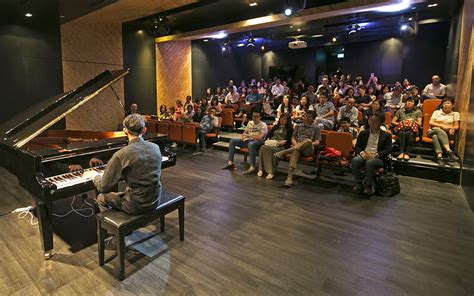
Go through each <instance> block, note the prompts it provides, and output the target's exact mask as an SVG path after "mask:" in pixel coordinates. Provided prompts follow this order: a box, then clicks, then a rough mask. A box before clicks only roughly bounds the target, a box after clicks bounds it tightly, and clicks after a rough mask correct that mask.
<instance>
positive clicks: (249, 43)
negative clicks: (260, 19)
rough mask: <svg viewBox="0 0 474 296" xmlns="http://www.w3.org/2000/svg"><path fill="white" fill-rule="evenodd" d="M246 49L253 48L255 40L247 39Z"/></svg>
mask: <svg viewBox="0 0 474 296" xmlns="http://www.w3.org/2000/svg"><path fill="white" fill-rule="evenodd" d="M247 47H253V48H255V39H253V38H252V37H250V38H249V39H247Z"/></svg>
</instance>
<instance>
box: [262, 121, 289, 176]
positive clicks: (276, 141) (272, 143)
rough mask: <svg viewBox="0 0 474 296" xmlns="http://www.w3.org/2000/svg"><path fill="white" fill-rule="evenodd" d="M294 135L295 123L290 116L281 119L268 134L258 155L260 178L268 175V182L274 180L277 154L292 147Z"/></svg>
mask: <svg viewBox="0 0 474 296" xmlns="http://www.w3.org/2000/svg"><path fill="white" fill-rule="evenodd" d="M292 134H293V123H292V122H291V117H290V115H289V114H284V115H282V117H280V120H279V121H278V124H275V125H274V126H273V128H272V130H271V131H270V132H269V133H268V135H267V137H266V139H267V141H265V144H264V145H263V146H262V147H260V152H259V153H258V174H257V175H258V176H259V177H262V176H263V173H264V172H265V173H267V174H268V175H267V177H266V179H267V180H271V179H273V177H274V176H275V175H276V172H277V167H278V159H277V158H276V157H275V153H276V152H278V151H281V150H283V149H285V148H290V146H291V136H292Z"/></svg>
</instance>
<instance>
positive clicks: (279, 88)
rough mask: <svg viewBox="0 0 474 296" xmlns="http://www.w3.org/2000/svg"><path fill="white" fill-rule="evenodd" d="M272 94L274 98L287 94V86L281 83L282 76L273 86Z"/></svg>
mask: <svg viewBox="0 0 474 296" xmlns="http://www.w3.org/2000/svg"><path fill="white" fill-rule="evenodd" d="M272 95H273V97H274V98H279V97H283V96H284V95H285V87H284V86H283V85H282V84H281V80H280V78H277V79H276V81H275V85H273V86H272Z"/></svg>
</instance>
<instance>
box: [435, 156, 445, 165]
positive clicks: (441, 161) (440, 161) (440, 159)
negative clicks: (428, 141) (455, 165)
mask: <svg viewBox="0 0 474 296" xmlns="http://www.w3.org/2000/svg"><path fill="white" fill-rule="evenodd" d="M435 160H436V163H437V164H438V165H439V166H440V167H444V166H445V165H446V164H445V163H444V160H443V158H441V157H435Z"/></svg>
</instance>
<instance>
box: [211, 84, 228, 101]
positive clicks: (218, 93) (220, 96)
mask: <svg viewBox="0 0 474 296" xmlns="http://www.w3.org/2000/svg"><path fill="white" fill-rule="evenodd" d="M216 96H217V101H218V102H219V103H221V104H224V102H225V95H224V93H223V92H222V88H221V87H218V88H217V89H216ZM209 103H210V100H209Z"/></svg>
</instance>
